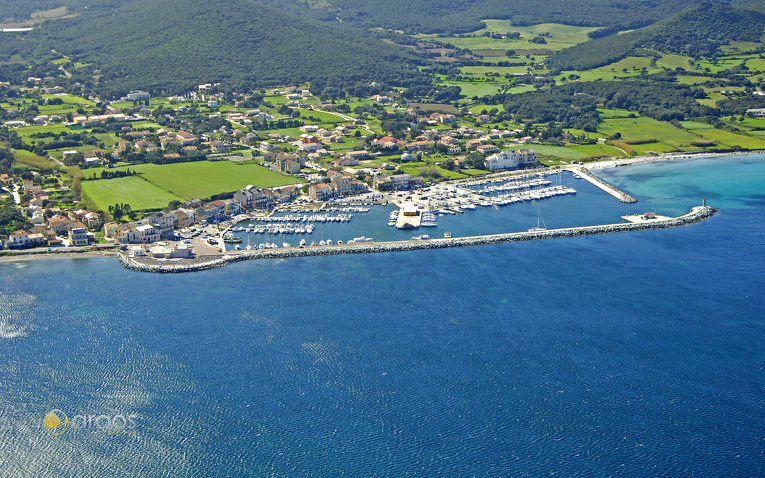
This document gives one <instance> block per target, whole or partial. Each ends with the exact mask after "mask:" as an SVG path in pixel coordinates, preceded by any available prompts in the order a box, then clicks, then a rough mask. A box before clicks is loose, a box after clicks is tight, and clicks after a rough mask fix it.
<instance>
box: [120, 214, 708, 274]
mask: <svg viewBox="0 0 765 478" xmlns="http://www.w3.org/2000/svg"><path fill="white" fill-rule="evenodd" d="M715 213H717V209H715V208H712V207H708V206H696V207H694V208H692V209H691V211H690V212H689V213H688V214H685V215H683V216H680V217H674V218H660V219H656V220H651V221H640V222H625V223H617V224H603V225H596V226H581V227H568V228H562V229H548V230H539V231H529V232H511V233H505V234H490V235H483V236H467V237H455V238H443V239H431V240H417V241H394V242H372V243H360V244H342V245H332V246H313V247H306V248H296V247H291V248H284V249H264V250H257V251H231V252H228V253H225V254H221V255H217V256H210V257H198V258H196V259H192V260H177V261H162V260H156V259H151V258H148V257H140V258H135V257H129V256H128V255H125V254H120V256H119V258H120V262H121V263H122V265H123V266H124V267H126V268H128V269H132V270H136V271H143V272H159V273H179V272H193V271H199V270H205V269H212V268H215V267H221V266H224V265H226V264H229V263H232V262H240V261H247V260H255V259H283V258H289V257H307V256H330V255H340V254H369V253H378V252H395V251H415V250H422V249H443V248H447V247H468V246H479V245H489V244H501V243H505V242H519V241H530V240H539V239H554V238H563V237H577V236H590V235H595V234H611V233H616V232H627V231H639V230H647V229H664V228H670V227H679V226H685V225H688V224H693V223H696V222H700V221H703V220H705V219H707V218H709V217H711V216H713V215H714V214H715Z"/></svg>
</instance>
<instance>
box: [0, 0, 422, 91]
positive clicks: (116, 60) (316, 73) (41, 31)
mask: <svg viewBox="0 0 765 478" xmlns="http://www.w3.org/2000/svg"><path fill="white" fill-rule="evenodd" d="M6 48H7V47H6ZM16 48H17V49H18V50H19V51H21V52H22V53H23V54H24V55H25V56H26V57H29V56H34V54H35V53H36V54H37V55H43V54H45V53H46V52H48V51H49V50H50V49H51V48H55V49H56V50H57V51H59V52H61V53H64V54H66V55H70V56H72V57H74V59H77V60H80V61H82V62H87V63H92V64H93V65H94V67H96V68H98V69H100V70H101V74H102V77H101V79H100V83H99V86H98V89H100V90H101V91H102V92H103V93H107V94H109V93H113V94H118V93H120V92H124V91H126V90H129V89H133V88H144V89H149V90H152V91H153V92H164V93H178V92H182V91H186V90H187V89H189V88H191V87H193V86H194V85H196V84H199V83H200V82H208V81H223V82H224V84H225V85H228V86H232V87H237V88H238V87H243V86H269V85H276V84H285V83H297V82H303V81H309V80H313V79H318V78H322V79H327V78H334V79H335V80H334V81H333V83H335V85H334V86H340V87H353V85H355V84H362V83H368V82H369V81H370V80H375V81H378V82H380V83H389V84H393V85H404V84H408V83H412V82H422V81H425V80H424V77H423V76H422V75H420V73H419V72H418V71H417V70H416V68H415V67H414V66H412V63H413V61H416V59H415V58H414V57H412V56H410V54H409V53H406V52H405V51H403V50H402V49H398V48H395V47H392V46H390V45H386V44H384V43H382V42H381V41H379V40H377V39H374V38H372V37H371V36H370V35H367V34H366V33H364V32H360V31H358V30H354V29H352V28H350V27H346V26H343V25H327V24H325V23H321V22H319V21H315V20H310V19H307V18H305V17H300V16H298V15H296V14H293V13H290V12H286V11H282V10H279V9H276V8H272V7H269V6H266V5H263V4H262V3H259V2H256V1H253V0H225V2H207V1H204V0H165V1H161V2H160V1H156V0H128V1H125V2H116V5H113V6H110V5H108V2H102V3H101V5H100V6H98V7H94V8H89V9H88V10H87V11H83V12H82V13H81V14H80V15H78V16H77V17H76V18H73V19H70V20H62V21H57V22H51V23H48V24H46V25H43V26H42V27H40V28H38V29H35V30H34V31H33V32H31V33H30V34H29V35H28V36H26V37H25V38H24V39H23V40H22V41H20V42H19V43H18V44H17V45H16ZM5 53H6V54H9V53H13V52H8V51H7V50H6V52H5Z"/></svg>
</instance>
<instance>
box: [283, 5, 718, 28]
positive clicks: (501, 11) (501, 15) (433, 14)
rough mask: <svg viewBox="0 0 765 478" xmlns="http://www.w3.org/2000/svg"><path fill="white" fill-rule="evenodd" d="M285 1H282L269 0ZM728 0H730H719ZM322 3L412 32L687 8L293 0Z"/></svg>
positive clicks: (630, 22)
mask: <svg viewBox="0 0 765 478" xmlns="http://www.w3.org/2000/svg"><path fill="white" fill-rule="evenodd" d="M269 1H270V2H272V3H278V4H284V3H285V1H284V0H269ZM719 1H720V2H723V3H729V1H730V0H719ZM292 2H293V4H294V3H299V4H301V5H304V4H309V5H311V4H312V5H315V6H317V10H320V8H318V7H319V6H321V7H323V8H324V9H327V10H329V11H331V12H332V16H333V17H334V16H337V17H338V18H340V19H341V20H342V21H344V22H351V23H357V24H362V25H366V26H373V27H385V28H391V29H404V30H408V31H410V32H417V33H420V32H426V33H455V32H469V31H474V30H478V29H480V28H481V27H482V25H481V20H484V19H503V20H512V21H513V23H514V24H516V25H534V24H539V23H548V22H552V23H565V24H568V25H582V26H604V27H616V28H620V29H627V28H639V27H643V26H645V25H649V24H651V23H654V22H656V21H658V20H660V19H662V18H666V17H667V16H669V15H672V14H674V13H677V12H680V11H682V10H683V9H685V8H687V6H688V2H687V1H686V0H629V1H614V0H578V1H576V2H572V1H570V0H326V1H321V2H318V1H316V0H312V1H304V0H292Z"/></svg>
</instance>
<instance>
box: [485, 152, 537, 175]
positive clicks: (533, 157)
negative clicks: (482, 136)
mask: <svg viewBox="0 0 765 478" xmlns="http://www.w3.org/2000/svg"><path fill="white" fill-rule="evenodd" d="M536 163H537V153H536V151H534V150H533V149H517V150H506V151H500V152H499V153H495V154H492V155H491V156H489V157H488V158H486V167H487V168H488V169H489V170H491V171H495V170H498V169H519V168H526V167H529V166H533V165H534V164H536Z"/></svg>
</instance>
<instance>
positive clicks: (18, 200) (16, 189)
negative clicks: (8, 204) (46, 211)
mask: <svg viewBox="0 0 765 478" xmlns="http://www.w3.org/2000/svg"><path fill="white" fill-rule="evenodd" d="M11 194H12V195H13V202H15V203H16V204H21V195H20V194H19V185H18V184H14V185H13V193H11Z"/></svg>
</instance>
